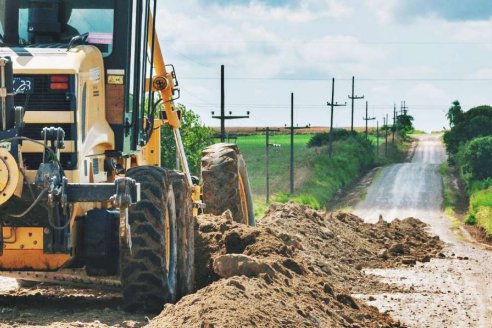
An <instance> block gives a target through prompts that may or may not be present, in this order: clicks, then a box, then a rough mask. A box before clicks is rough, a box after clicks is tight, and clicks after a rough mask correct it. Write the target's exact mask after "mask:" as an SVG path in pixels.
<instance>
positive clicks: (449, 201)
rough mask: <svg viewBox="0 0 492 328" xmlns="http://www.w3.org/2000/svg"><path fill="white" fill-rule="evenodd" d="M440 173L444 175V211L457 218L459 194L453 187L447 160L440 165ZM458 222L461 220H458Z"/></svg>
mask: <svg viewBox="0 0 492 328" xmlns="http://www.w3.org/2000/svg"><path fill="white" fill-rule="evenodd" d="M439 173H440V174H441V176H442V179H443V186H444V188H443V198H444V199H443V205H442V207H443V209H444V213H445V214H446V215H448V216H449V217H451V218H453V219H455V215H456V213H455V210H454V208H455V204H456V200H457V198H458V195H456V193H455V191H454V190H453V188H451V179H450V173H449V165H448V163H447V162H444V163H442V164H441V165H440V166H439ZM456 221H457V222H458V223H459V221H458V220H456Z"/></svg>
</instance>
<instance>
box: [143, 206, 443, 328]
mask: <svg viewBox="0 0 492 328" xmlns="http://www.w3.org/2000/svg"><path fill="white" fill-rule="evenodd" d="M198 222H199V224H198V229H197V235H196V245H197V249H196V253H195V254H196V256H198V258H197V264H196V265H197V284H198V286H197V287H198V288H199V290H198V291H197V292H196V293H195V294H192V295H188V296H186V297H184V298H183V299H181V300H180V301H179V302H178V303H177V304H175V305H172V304H170V305H166V307H165V308H164V310H163V312H162V313H161V314H160V315H159V316H157V317H156V318H154V319H153V320H152V321H151V322H150V324H149V327H177V326H183V327H245V326H260V327H300V326H305V327H310V326H313V327H339V326H343V327H401V326H402V325H401V324H400V323H399V322H395V321H394V320H393V319H392V318H391V317H390V316H389V315H387V314H382V313H379V312H378V311H377V309H376V308H375V307H372V306H367V305H365V304H363V303H361V302H359V301H357V300H355V299H353V298H352V297H351V296H350V294H353V293H355V292H361V291H366V292H368V291H370V289H371V288H375V285H374V280H373V279H372V278H371V277H369V276H366V275H364V274H363V273H362V272H361V269H362V268H363V267H388V266H395V265H402V263H407V265H412V264H413V263H415V261H416V260H421V261H427V260H428V259H429V258H430V257H431V256H434V255H437V254H438V253H439V251H440V249H441V248H442V246H443V245H442V243H441V242H440V241H439V239H438V238H437V237H432V236H429V235H428V234H427V233H426V231H425V229H426V226H425V224H424V223H422V222H420V221H419V220H417V219H405V220H402V221H398V220H396V221H394V222H393V223H391V224H388V223H386V222H383V221H380V222H378V223H377V224H366V223H364V222H363V221H362V220H361V219H359V218H357V217H355V216H353V215H350V214H346V213H325V212H319V211H315V210H312V209H310V208H308V207H305V206H300V205H296V204H293V203H288V204H274V205H272V206H271V207H270V208H269V210H268V211H267V213H266V216H265V218H263V219H262V220H261V221H260V223H259V224H258V227H247V226H244V225H240V224H237V223H235V222H233V220H232V218H231V215H230V213H229V212H226V213H224V214H223V215H222V216H218V217H217V216H210V215H204V216H200V217H199V218H198ZM371 286H372V287H371Z"/></svg>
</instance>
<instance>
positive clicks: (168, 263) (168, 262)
mask: <svg viewBox="0 0 492 328" xmlns="http://www.w3.org/2000/svg"><path fill="white" fill-rule="evenodd" d="M164 234H165V238H166V270H167V272H169V269H170V267H171V217H170V215H169V209H168V208H166V227H165V231H164Z"/></svg>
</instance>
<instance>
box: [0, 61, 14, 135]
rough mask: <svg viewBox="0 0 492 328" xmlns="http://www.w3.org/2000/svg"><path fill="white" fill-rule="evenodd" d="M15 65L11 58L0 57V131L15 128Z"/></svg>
mask: <svg viewBox="0 0 492 328" xmlns="http://www.w3.org/2000/svg"><path fill="white" fill-rule="evenodd" d="M14 122H15V110H14V65H13V63H12V60H11V59H10V57H0V130H2V131H7V130H10V129H12V128H13V127H14Z"/></svg>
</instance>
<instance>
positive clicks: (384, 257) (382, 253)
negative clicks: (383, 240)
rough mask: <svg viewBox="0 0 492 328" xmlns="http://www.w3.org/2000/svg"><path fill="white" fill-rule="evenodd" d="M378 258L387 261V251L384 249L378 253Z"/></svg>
mask: <svg viewBox="0 0 492 328" xmlns="http://www.w3.org/2000/svg"><path fill="white" fill-rule="evenodd" d="M378 257H379V258H381V259H383V260H387V259H388V250H387V249H386V248H382V249H380V250H379V252H378Z"/></svg>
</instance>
